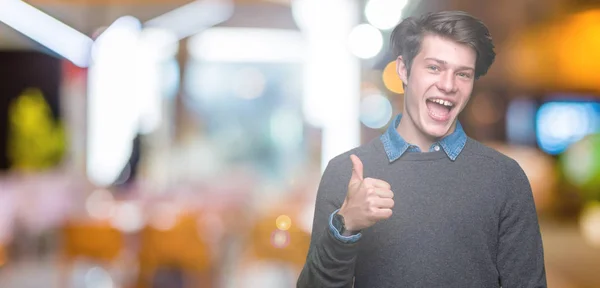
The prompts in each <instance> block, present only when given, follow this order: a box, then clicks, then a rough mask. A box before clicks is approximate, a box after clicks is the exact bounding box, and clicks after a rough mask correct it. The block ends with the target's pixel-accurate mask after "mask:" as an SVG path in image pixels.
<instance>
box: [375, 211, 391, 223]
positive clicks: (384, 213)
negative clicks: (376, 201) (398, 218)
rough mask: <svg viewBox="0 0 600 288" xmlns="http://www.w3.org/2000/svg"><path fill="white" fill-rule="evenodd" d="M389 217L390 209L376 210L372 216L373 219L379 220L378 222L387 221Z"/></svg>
mask: <svg viewBox="0 0 600 288" xmlns="http://www.w3.org/2000/svg"><path fill="white" fill-rule="evenodd" d="M391 216H392V209H390V208H383V209H377V210H376V211H375V213H374V214H373V217H375V218H376V219H379V220H382V219H388V218H390V217H391Z"/></svg>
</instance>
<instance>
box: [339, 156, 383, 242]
mask: <svg viewBox="0 0 600 288" xmlns="http://www.w3.org/2000/svg"><path fill="white" fill-rule="evenodd" d="M350 160H352V177H350V182H349V183H348V193H347V195H346V199H345V200H344V204H342V207H341V208H340V211H339V212H338V213H339V214H340V215H342V216H343V217H344V222H345V226H346V231H348V233H352V232H355V231H360V230H362V229H364V228H367V227H370V226H372V225H373V224H375V223H376V222H378V221H380V220H383V219H388V218H390V216H392V207H394V200H393V199H392V198H393V197H394V192H392V190H391V186H390V184H389V183H387V182H385V181H383V180H379V179H373V178H365V179H363V164H362V161H360V159H359V158H358V157H357V156H356V155H351V156H350ZM344 234H346V233H344Z"/></svg>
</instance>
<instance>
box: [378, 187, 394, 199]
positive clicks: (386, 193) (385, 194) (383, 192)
mask: <svg viewBox="0 0 600 288" xmlns="http://www.w3.org/2000/svg"><path fill="white" fill-rule="evenodd" d="M375 193H376V194H377V196H379V197H381V198H394V192H392V190H388V189H381V188H379V189H376V190H375Z"/></svg>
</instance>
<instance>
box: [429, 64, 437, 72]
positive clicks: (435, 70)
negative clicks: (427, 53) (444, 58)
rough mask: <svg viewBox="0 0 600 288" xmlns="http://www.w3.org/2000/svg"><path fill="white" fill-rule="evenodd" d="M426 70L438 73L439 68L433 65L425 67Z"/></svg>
mask: <svg viewBox="0 0 600 288" xmlns="http://www.w3.org/2000/svg"><path fill="white" fill-rule="evenodd" d="M427 69H429V70H431V71H433V72H439V71H440V67H438V66H435V65H430V66H427Z"/></svg>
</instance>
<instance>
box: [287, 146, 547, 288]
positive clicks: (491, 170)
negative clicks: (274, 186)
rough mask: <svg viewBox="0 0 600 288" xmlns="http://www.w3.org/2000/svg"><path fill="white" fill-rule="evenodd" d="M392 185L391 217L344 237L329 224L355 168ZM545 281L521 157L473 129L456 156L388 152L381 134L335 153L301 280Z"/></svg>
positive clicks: (369, 286) (386, 283)
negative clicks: (354, 238) (355, 163)
mask: <svg viewBox="0 0 600 288" xmlns="http://www.w3.org/2000/svg"><path fill="white" fill-rule="evenodd" d="M351 154H356V155H357V156H358V157H359V158H360V159H361V160H362V162H363V166H364V177H365V178H366V177H371V178H377V179H381V180H384V181H387V182H388V183H390V185H391V186H392V191H394V201H395V206H394V208H393V209H392V210H393V215H392V217H391V218H390V219H387V220H383V221H380V222H378V223H376V224H375V225H374V226H372V227H369V228H367V229H365V230H363V231H362V236H361V238H360V240H359V241H358V242H356V243H348V244H347V243H342V242H341V241H339V240H338V239H336V238H335V237H334V236H333V235H332V233H331V232H330V231H329V216H330V215H331V213H332V212H333V211H335V210H337V209H338V208H340V207H341V205H342V203H343V201H344V198H345V196H346V191H347V185H348V181H349V179H350V176H351V170H352V162H351V161H350V158H349V156H350V155H351ZM353 282H354V287H356V288H362V287H365V288H377V287H478V288H482V287H500V286H502V287H503V288H512V287H546V273H545V268H544V256H543V248H542V239H541V235H540V230H539V225H538V219H537V214H536V209H535V204H534V201H533V196H532V192H531V188H530V185H529V182H528V180H527V177H526V176H525V173H524V172H523V170H522V169H521V167H520V166H519V164H517V162H515V161H514V160H512V159H510V158H508V157H506V156H504V155H503V154H500V153H499V152H496V151H495V150H492V149H491V148H488V147H486V146H484V145H483V144H481V143H479V142H477V141H475V140H473V139H471V138H468V140H467V143H466V145H465V148H464V150H463V151H462V152H461V154H460V155H459V156H458V158H457V159H456V160H455V161H451V160H450V159H449V158H448V157H447V156H446V155H445V154H444V152H443V151H439V152H428V153H414V152H413V153H406V154H404V155H403V156H402V157H401V158H400V159H398V160H397V161H394V162H391V163H390V161H389V160H388V158H387V157H386V154H385V152H384V149H383V145H382V143H381V141H380V139H374V140H373V141H371V142H369V143H368V144H365V145H363V146H361V147H358V148H355V149H353V150H351V151H348V152H346V153H344V154H342V155H339V156H337V157H335V158H334V159H332V160H331V161H330V162H329V164H328V166H327V168H326V169H325V172H324V174H323V177H322V179H321V183H320V185H319V190H318V193H317V202H316V209H315V217H314V223H313V230H312V236H311V244H310V249H309V253H308V256H307V258H306V263H305V265H304V268H303V270H302V272H301V274H300V277H299V279H298V283H297V287H311V288H315V287H352V284H353Z"/></svg>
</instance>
